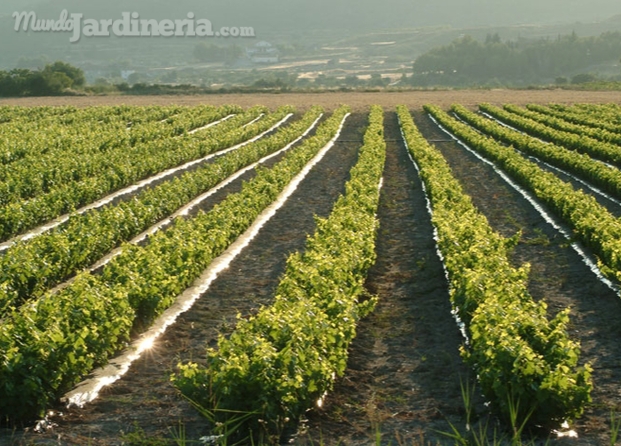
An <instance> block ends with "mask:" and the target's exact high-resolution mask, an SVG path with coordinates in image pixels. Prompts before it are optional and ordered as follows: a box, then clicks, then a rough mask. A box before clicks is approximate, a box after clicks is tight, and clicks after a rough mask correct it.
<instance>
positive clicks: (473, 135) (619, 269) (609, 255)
mask: <svg viewBox="0 0 621 446" xmlns="http://www.w3.org/2000/svg"><path fill="white" fill-rule="evenodd" d="M427 109H428V110H429V111H431V112H432V113H433V115H434V116H435V117H436V118H437V119H439V120H441V122H442V124H443V125H444V126H445V127H446V128H447V129H449V130H450V131H452V132H454V133H455V134H457V135H458V136H459V137H460V138H462V139H463V140H464V141H465V142H466V143H467V144H470V145H471V147H472V148H473V149H475V150H477V151H479V152H481V153H482V154H484V155H485V156H487V157H488V158H491V159H492V160H493V161H495V162H496V163H497V164H498V165H499V166H500V167H502V168H503V169H504V170H505V171H506V172H507V173H508V174H509V175H510V176H512V177H513V178H514V179H515V180H516V181H517V182H518V183H520V184H521V185H522V186H523V187H525V188H526V189H527V190H529V191H531V192H532V193H533V194H534V195H535V196H536V197H537V198H538V199H539V200H541V202H543V203H544V204H545V205H546V206H548V208H549V209H550V210H551V211H553V212H554V213H556V214H557V215H558V216H559V217H560V218H561V219H562V220H563V221H564V222H565V223H566V224H567V225H568V226H569V227H570V228H572V229H573V232H574V235H575V236H576V237H577V238H578V239H579V240H580V241H581V242H582V243H584V244H585V245H586V246H588V247H589V248H591V249H592V250H593V252H594V253H595V254H596V255H597V257H598V259H599V261H600V263H601V265H600V268H601V269H602V271H603V272H604V273H605V274H606V275H608V276H610V277H611V278H612V279H613V280H616V281H617V282H619V281H621V249H620V248H619V246H620V245H621V221H619V219H617V218H616V217H615V216H614V215H612V214H611V213H610V212H608V210H607V209H606V208H605V207H603V206H602V205H600V204H599V203H598V202H597V200H596V199H595V197H594V196H592V195H590V194H587V193H584V192H582V191H580V190H575V189H574V188H573V187H572V185H571V184H569V183H565V182H564V181H562V180H561V179H559V178H558V177H557V176H556V175H554V174H553V173H550V172H547V171H544V170H543V169H541V168H540V167H539V166H537V165H536V164H535V163H533V162H531V161H529V160H526V159H525V158H524V157H522V156H521V155H520V154H518V153H517V152H515V151H514V150H512V149H510V148H506V147H504V146H502V145H501V144H499V143H497V142H496V141H495V140H493V139H491V138H489V137H487V136H485V135H481V134H480V133H478V132H477V131H476V130H474V129H473V128H471V127H469V126H468V125H465V124H462V123H459V122H457V121H455V120H454V119H451V118H450V117H449V116H448V115H446V113H444V112H442V111H441V110H439V109H438V108H435V107H427ZM453 110H454V111H455V112H457V113H458V114H459V116H460V117H461V118H462V119H467V120H468V121H469V122H473V123H474V122H477V124H476V125H477V126H478V125H479V121H480V120H481V119H482V118H480V117H477V116H476V115H474V114H472V113H471V112H468V111H467V110H466V109H464V108H463V107H461V106H454V107H453ZM485 129H486V131H487V130H488V128H487V127H486V128H485ZM514 133H515V132H514ZM526 138H528V137H526ZM528 144H530V145H531V146H534V145H537V143H536V142H535V143H532V142H531V143H528ZM520 147H525V146H522V145H521V146H520ZM556 152H557V155H559V156H569V155H568V153H567V151H563V150H562V149H561V150H559V149H557V150H556ZM582 163H584V165H585V166H587V165H588V164H587V162H586V161H585V160H584V159H583V161H582ZM575 165H576V166H579V164H578V163H576V164H575ZM598 166H599V164H598V165H594V164H591V166H590V167H589V169H593V171H594V172H596V175H591V176H589V177H588V178H589V179H590V180H592V181H597V176H598V174H599V175H601V177H602V179H601V180H600V181H601V182H602V184H603V183H604V181H606V177H608V178H610V177H618V174H617V172H618V171H617V170H616V169H609V168H606V167H604V168H603V169H599V168H598ZM607 184H608V185H609V186H608V187H606V190H610V189H611V187H610V184H611V182H610V181H609V182H608V183H607ZM612 192H613V193H614V190H613V191H612Z"/></svg>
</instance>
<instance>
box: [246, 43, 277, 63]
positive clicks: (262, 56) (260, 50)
mask: <svg viewBox="0 0 621 446" xmlns="http://www.w3.org/2000/svg"><path fill="white" fill-rule="evenodd" d="M246 54H247V55H248V58H250V60H251V61H252V62H253V63H278V62H280V52H279V51H278V49H277V48H275V47H274V46H272V44H271V43H269V42H266V41H264V40H262V41H261V42H258V43H257V44H256V45H255V46H253V47H252V48H247V49H246Z"/></svg>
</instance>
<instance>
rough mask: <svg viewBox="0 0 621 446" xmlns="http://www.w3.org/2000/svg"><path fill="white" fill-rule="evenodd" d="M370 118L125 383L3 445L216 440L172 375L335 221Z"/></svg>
mask: <svg viewBox="0 0 621 446" xmlns="http://www.w3.org/2000/svg"><path fill="white" fill-rule="evenodd" d="M366 119H367V118H366V115H361V114H359V115H354V116H352V117H350V118H349V119H348V121H347V123H346V126H345V128H344V129H343V132H342V134H341V138H340V140H343V141H345V140H346V141H351V142H346V143H337V144H336V145H335V147H333V148H332V149H331V150H330V151H329V152H328V154H327V155H326V156H325V158H324V159H323V160H322V161H321V162H320V163H319V164H318V165H317V166H316V167H315V168H314V169H313V170H312V171H311V172H310V174H309V175H308V176H307V178H306V179H305V180H304V181H303V182H302V184H301V185H300V187H299V188H298V189H297V191H296V192H295V193H294V194H293V195H292V196H291V197H290V199H289V200H288V201H287V203H286V204H285V205H284V206H283V207H282V208H281V209H280V210H279V212H278V213H277V214H276V216H275V217H274V218H272V220H270V221H269V222H268V224H266V225H265V226H264V227H263V228H262V229H261V232H260V233H259V235H258V237H257V238H255V239H254V240H253V241H252V242H251V243H250V245H249V246H248V247H247V248H246V249H245V250H244V251H243V252H242V253H241V254H240V255H239V256H238V258H237V259H235V260H234V262H233V263H232V264H231V265H230V267H229V268H228V269H227V270H226V271H224V272H223V273H221V275H220V276H219V277H218V279H216V281H215V282H214V283H213V284H212V286H211V287H210V289H209V290H208V291H207V293H205V295H203V296H202V297H201V299H199V300H198V301H197V302H196V304H195V305H194V307H193V308H192V309H191V310H190V311H189V312H187V313H184V314H183V315H182V316H181V317H180V318H179V319H178V320H177V322H176V323H175V324H174V325H173V326H171V327H170V328H169V329H168V330H167V332H166V333H165V334H164V335H163V336H162V337H161V338H160V339H159V340H158V341H157V343H156V345H155V347H154V348H153V349H151V350H150V351H149V352H148V353H147V354H145V355H144V356H143V357H142V358H141V359H139V360H137V361H136V362H134V364H132V366H131V368H130V370H129V372H128V373H127V374H126V375H125V376H124V377H123V378H122V379H120V380H119V381H117V382H116V383H114V384H113V385H111V386H109V387H107V388H105V389H104V391H103V392H102V393H101V396H100V398H99V399H97V400H96V401H94V402H93V403H91V404H87V405H86V406H85V407H84V408H83V409H70V410H68V411H66V413H65V414H64V416H62V417H54V418H53V419H52V421H53V422H55V423H57V424H58V426H57V427H56V428H54V429H52V430H50V431H49V432H48V433H47V434H45V435H33V434H26V435H22V434H21V433H12V432H4V433H2V432H0V444H3V445H4V444H11V445H12V444H15V445H18V444H19V445H25V444H30V442H37V443H38V444H63V445H84V444H89V445H92V446H97V445H120V444H121V442H122V438H121V437H122V434H123V433H128V432H129V433H131V432H137V431H143V432H144V435H145V436H147V437H150V438H158V437H162V438H163V437H168V438H170V437H171V435H172V436H174V435H175V433H177V434H178V433H179V423H182V425H183V428H184V429H185V433H186V435H187V438H189V439H197V438H199V437H200V436H202V435H208V434H209V431H208V430H206V423H205V420H204V419H202V418H201V417H200V416H198V414H197V412H196V411H195V410H194V409H193V408H192V407H190V405H189V404H188V403H186V402H185V401H184V400H182V399H180V397H179V395H178V393H177V391H176V389H174V387H173V386H172V385H171V384H170V383H169V376H170V374H171V373H172V372H173V370H174V369H175V367H176V365H177V363H178V362H179V361H189V360H193V361H197V362H200V361H201V360H202V359H203V357H204V353H205V348H206V347H207V346H208V345H209V346H213V345H215V341H216V339H217V335H218V333H222V332H227V331H229V330H230V329H231V328H232V327H233V324H234V322H235V318H236V315H237V313H238V312H239V313H241V314H246V315H247V314H249V313H251V312H254V311H256V310H257V309H258V307H259V306H260V305H264V304H268V303H269V302H270V300H271V298H272V295H273V291H274V289H275V288H276V285H277V284H278V280H279V278H280V276H281V274H282V273H283V271H284V267H285V261H286V258H287V256H288V255H289V254H290V253H292V252H294V251H296V250H300V249H302V248H303V247H304V244H305V241H306V235H307V234H309V233H312V232H313V230H314V227H315V222H314V218H313V216H314V215H315V214H316V215H319V216H327V215H329V213H330V211H331V210H332V206H333V204H334V201H335V200H336V198H337V197H338V195H339V194H341V193H342V192H343V191H344V184H345V182H346V180H347V179H348V177H349V170H350V168H351V167H352V166H353V165H354V163H355V162H356V159H357V151H358V148H359V147H360V146H361V141H362V134H363V130H364V127H365V126H366V122H367V121H366ZM356 141H358V142H356ZM59 410H62V409H60V408H59Z"/></svg>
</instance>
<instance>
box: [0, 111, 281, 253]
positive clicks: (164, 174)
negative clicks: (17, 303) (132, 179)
mask: <svg viewBox="0 0 621 446" xmlns="http://www.w3.org/2000/svg"><path fill="white" fill-rule="evenodd" d="M291 116H293V113H289V114H288V115H287V116H285V117H284V118H283V119H281V120H280V121H279V122H277V123H276V124H274V125H273V126H272V127H270V128H269V129H268V130H266V131H264V132H263V133H261V134H260V135H257V136H255V137H254V138H251V139H249V140H247V141H244V142H242V143H240V144H237V145H235V146H233V147H229V148H228V149H224V150H221V151H219V152H216V153H212V154H210V155H207V156H205V157H203V158H200V159H197V160H194V161H190V162H188V163H185V164H183V165H181V166H177V167H173V168H171V169H168V170H165V171H163V172H160V173H158V174H157V175H154V176H152V177H149V178H147V179H144V180H142V181H140V182H138V183H136V184H133V185H132V186H129V187H126V188H124V189H121V190H118V191H116V192H114V193H113V194H110V195H108V196H106V197H104V198H102V199H100V200H98V201H96V202H94V203H92V204H89V205H87V206H84V207H82V208H80V209H78V210H77V211H75V212H73V213H71V214H65V215H62V216H60V217H58V218H56V219H54V220H52V221H50V222H48V223H46V224H44V225H42V226H39V227H37V228H35V229H32V230H30V231H29V232H27V233H25V234H22V235H19V236H17V237H14V238H12V239H10V240H7V241H6V242H4V243H2V244H0V253H2V252H4V251H6V250H7V249H9V248H10V247H11V246H13V245H14V244H15V243H17V242H20V241H25V240H29V239H31V238H34V237H37V236H39V235H41V234H43V233H45V232H47V231H49V230H51V229H54V228H56V227H58V226H60V225H61V224H63V223H65V222H66V221H67V220H69V218H70V217H71V216H73V215H81V214H84V213H86V212H88V211H91V210H93V209H98V208H101V207H103V206H105V205H107V204H109V203H111V202H112V201H114V200H115V199H117V198H119V197H122V196H124V195H128V194H132V193H134V192H137V191H139V190H141V189H144V188H145V187H147V186H149V185H151V184H152V183H154V182H156V181H159V180H165V179H167V178H168V177H170V176H173V175H175V174H176V173H177V172H180V171H183V170H187V169H189V168H190V167H192V166H195V165H197V164H201V163H204V162H206V161H208V160H210V159H212V158H215V157H218V156H221V155H224V154H226V153H228V152H230V151H232V150H237V149H239V148H241V147H244V146H246V145H248V144H251V143H253V142H255V141H257V140H258V139H261V138H263V137H264V136H265V135H267V134H268V133H270V132H272V131H273V130H275V129H277V128H278V127H280V126H281V125H283V124H284V123H285V122H286V121H287V120H288V119H289V118H291Z"/></svg>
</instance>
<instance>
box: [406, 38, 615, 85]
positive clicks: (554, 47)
mask: <svg viewBox="0 0 621 446" xmlns="http://www.w3.org/2000/svg"><path fill="white" fill-rule="evenodd" d="M620 52H621V33H619V32H612V33H611V32H607V33H604V34H602V35H600V36H598V37H585V38H579V37H578V36H576V35H575V34H571V35H566V36H559V37H558V38H557V39H541V40H537V41H528V40H525V39H522V40H517V41H506V42H502V41H501V40H500V38H499V37H498V35H496V36H488V38H487V40H486V41H485V42H479V41H477V40H475V39H474V38H472V37H471V36H464V37H460V38H459V39H456V40H454V41H453V42H451V43H450V44H448V45H444V46H439V47H436V48H433V49H431V50H430V51H428V52H427V53H425V54H423V55H421V56H419V57H418V58H417V59H416V61H415V62H414V75H413V76H412V78H411V81H412V82H413V83H414V84H415V85H423V86H425V85H458V86H460V85H473V84H474V85H487V84H493V83H494V82H497V83H500V84H507V83H509V84H528V83H531V82H535V83H543V82H550V81H551V80H553V79H555V78H557V77H559V76H566V75H568V74H570V73H573V72H576V71H577V70H581V69H582V70H585V69H588V68H589V67H590V66H591V65H593V64H597V63H602V62H606V61H610V60H617V59H618V57H619V53H620ZM588 76H589V75H579V77H576V79H575V80H576V81H578V82H582V81H585V82H586V81H589V80H591V78H590V77H588ZM573 81H574V79H572V82H573Z"/></svg>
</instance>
